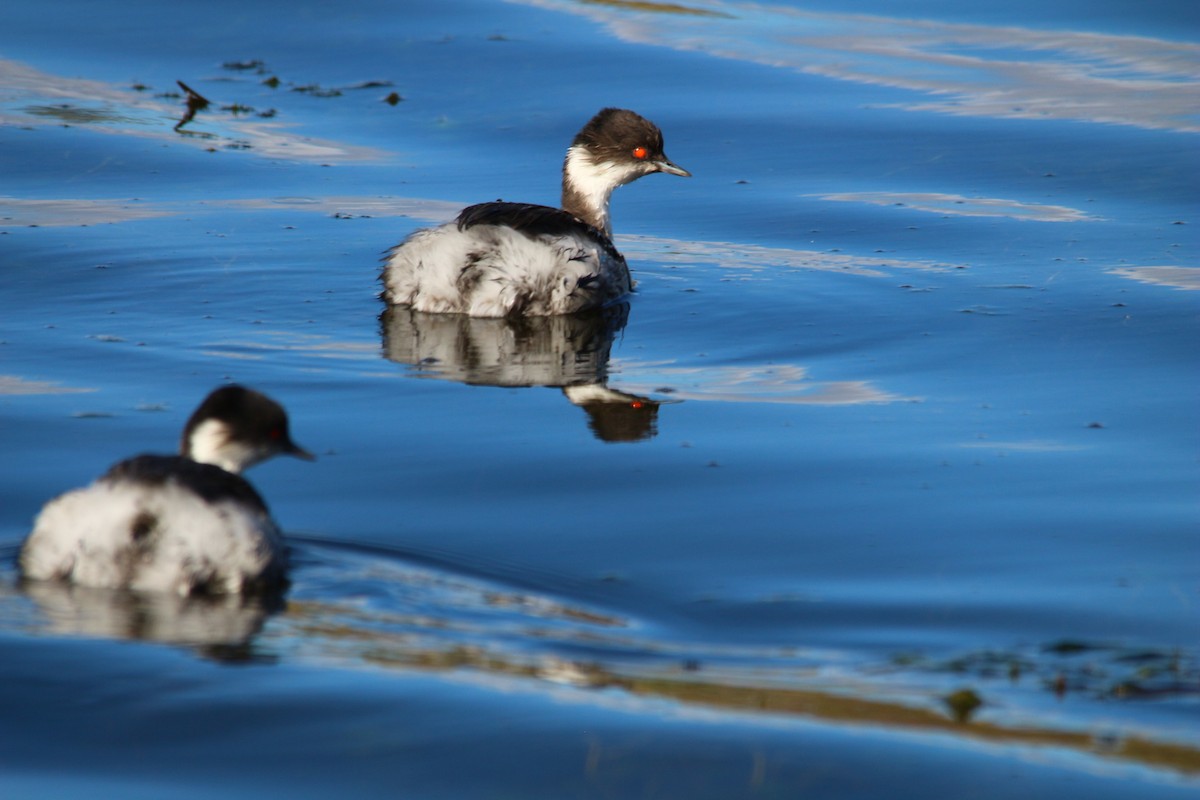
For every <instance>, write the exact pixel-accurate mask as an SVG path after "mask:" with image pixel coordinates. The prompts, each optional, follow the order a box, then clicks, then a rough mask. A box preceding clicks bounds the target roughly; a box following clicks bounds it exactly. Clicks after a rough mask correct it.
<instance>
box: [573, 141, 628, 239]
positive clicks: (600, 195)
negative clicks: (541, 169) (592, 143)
mask: <svg viewBox="0 0 1200 800" xmlns="http://www.w3.org/2000/svg"><path fill="white" fill-rule="evenodd" d="M636 177H637V174H636V172H635V171H632V170H629V169H627V168H625V167H622V166H618V165H616V164H612V163H600V164H597V163H596V162H595V161H594V160H593V159H592V157H591V155H590V154H589V153H588V151H587V150H586V149H585V148H583V147H581V146H579V145H576V146H573V147H571V148H570V149H569V150H567V160H566V162H565V163H564V164H563V209H564V210H566V211H570V212H571V213H572V214H575V215H576V216H577V217H579V218H580V219H582V220H583V221H584V222H587V223H590V224H591V225H594V226H595V227H597V228H599V229H600V230H602V231H604V233H605V235H606V236H612V222H611V221H610V220H609V216H608V200H609V198H610V197H612V193H613V189H615V188H617V187H618V186H620V185H621V184H623V183H628V182H629V181H631V180H633V179H634V178H636Z"/></svg>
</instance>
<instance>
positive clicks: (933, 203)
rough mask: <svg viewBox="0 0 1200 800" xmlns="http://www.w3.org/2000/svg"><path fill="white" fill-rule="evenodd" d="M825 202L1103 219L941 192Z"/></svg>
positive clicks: (1037, 218) (850, 195)
mask: <svg viewBox="0 0 1200 800" xmlns="http://www.w3.org/2000/svg"><path fill="white" fill-rule="evenodd" d="M816 196H818V197H820V198H821V199H823V200H837V201H842V202H849V203H870V204H872V205H877V206H904V207H906V208H912V209H915V210H917V211H928V212H931V213H934V214H942V215H943V216H946V215H949V216H959V217H1006V218H1008V219H1021V220H1029V221H1032V222H1093V221H1096V220H1099V219H1101V218H1100V217H1094V216H1092V215H1090V214H1086V213H1084V212H1083V211H1080V210H1078V209H1075V208H1070V207H1069V206H1051V205H1042V204H1039V203H1022V202H1021V201H1019V200H1005V199H1002V198H998V197H963V196H962V195H958V194H942V193H938V192H841V193H836V194H826V195H816Z"/></svg>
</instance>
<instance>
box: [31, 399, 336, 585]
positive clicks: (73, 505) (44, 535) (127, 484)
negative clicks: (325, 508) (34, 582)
mask: <svg viewBox="0 0 1200 800" xmlns="http://www.w3.org/2000/svg"><path fill="white" fill-rule="evenodd" d="M179 450H180V453H181V455H178V456H164V455H141V456H137V457H135V458H130V459H127V460H125V461H121V462H120V463H118V464H115V465H114V466H113V467H112V468H111V469H109V471H108V472H106V473H105V474H104V475H103V476H101V477H100V478H99V479H97V480H96V482H95V483H93V484H92V485H91V486H87V487H85V488H82V489H76V490H74V491H71V492H68V493H66V494H64V495H61V496H59V497H57V498H55V499H54V500H51V501H50V502H49V503H47V504H46V506H45V507H44V508H43V509H42V512H41V514H39V515H38V518H37V521H36V522H35V523H34V529H33V532H32V533H31V534H29V538H27V539H26V540H25V543H24V544H23V545H22V547H21V553H20V557H19V562H20V567H21V572H22V574H23V575H24V576H25V577H26V578H34V579H41V580H49V579H58V580H65V581H69V582H72V583H76V584H81V585H84V586H95V587H101V588H112V589H116V588H128V589H137V590H149V591H165V592H176V593H178V594H181V595H188V594H192V593H201V592H203V593H214V594H219V593H239V592H253V591H270V590H272V589H277V588H279V587H281V586H282V585H283V584H284V581H285V575H284V573H285V569H286V549H285V546H284V543H283V538H282V535H281V534H280V532H279V528H278V527H276V525H275V522H274V521H273V520H272V519H271V516H270V513H269V512H268V511H267V506H266V504H265V503H264V502H263V500H262V498H261V497H259V495H258V492H256V491H255V490H254V487H253V486H251V485H250V484H249V483H248V482H247V481H246V480H245V479H244V478H242V477H241V476H240V475H239V474H238V473H240V472H241V471H242V470H244V469H246V468H247V467H251V466H253V465H254V464H257V463H258V462H260V461H263V460H265V459H268V458H270V457H271V456H275V455H279V454H281V453H282V454H286V455H292V456H296V457H298V458H303V459H307V460H312V459H313V456H312V454H310V453H309V452H308V451H306V450H304V449H303V448H301V447H300V446H298V445H297V444H296V443H295V442H293V441H292V439H291V435H290V434H289V433H288V418H287V413H286V412H285V411H284V410H283V408H282V406H280V405H279V404H278V403H276V402H275V401H274V400H272V399H271V398H269V397H267V396H266V395H263V394H259V393H258V392H255V391H252V390H250V389H245V388H243V387H241V386H226V387H222V388H220V389H217V390H216V391H214V392H212V393H211V394H210V395H209V396H208V397H207V398H206V399H205V400H204V402H203V403H201V404H200V407H199V408H197V409H196V411H195V412H194V413H193V414H192V416H191V417H190V418H189V419H188V421H187V424H186V425H185V426H184V429H183V436H182V438H181V440H180V446H179Z"/></svg>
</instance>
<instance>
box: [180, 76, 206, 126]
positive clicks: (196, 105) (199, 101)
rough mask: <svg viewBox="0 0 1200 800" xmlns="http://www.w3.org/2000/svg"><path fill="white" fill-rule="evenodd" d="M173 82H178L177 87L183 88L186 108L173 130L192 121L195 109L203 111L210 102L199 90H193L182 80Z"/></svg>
mask: <svg viewBox="0 0 1200 800" xmlns="http://www.w3.org/2000/svg"><path fill="white" fill-rule="evenodd" d="M175 82H176V83H177V84H179V88H180V89H183V91H184V93H185V94H186V95H187V110H186V111H184V113H183V119H181V120H179V123H178V124H177V125H176V126H175V130H179V129H180V128H182V127H183V126H184V125H187V124H188V123H189V122H191V121H192V118H193V117H195V116H196V112H197V111H203V110H204V109H206V108H208V106H209V105H210V104H209V101H208V99H207V98H205V97H204V96H203V95H201V94H200V93H199V92H197V91H195V90H193V89H192V88H191V87H190V86H188V85H187V84H186V83H184V82H183V81H175Z"/></svg>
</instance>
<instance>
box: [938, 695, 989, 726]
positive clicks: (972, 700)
mask: <svg viewBox="0 0 1200 800" xmlns="http://www.w3.org/2000/svg"><path fill="white" fill-rule="evenodd" d="M942 702H943V703H945V704H946V708H948V709H950V713H951V714H952V715H953V716H954V721H955V722H970V721H971V715H972V714H974V713H975V712H976V711H977V710H978V709H979V707H980V706H982V705H983V700H982V699H981V698H980V697H979V695H978V694H976V693H975V692H974V691H972V690H970V689H959V690H958V691H957V692H951V693H950V694H948V695H946V696H945V697H943V698H942Z"/></svg>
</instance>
